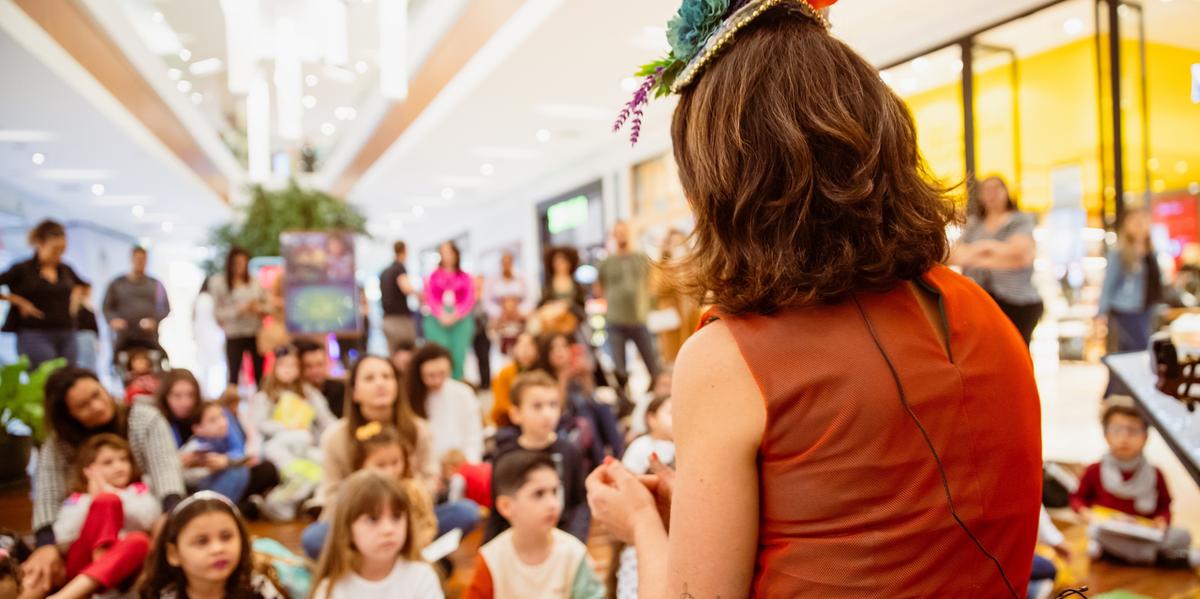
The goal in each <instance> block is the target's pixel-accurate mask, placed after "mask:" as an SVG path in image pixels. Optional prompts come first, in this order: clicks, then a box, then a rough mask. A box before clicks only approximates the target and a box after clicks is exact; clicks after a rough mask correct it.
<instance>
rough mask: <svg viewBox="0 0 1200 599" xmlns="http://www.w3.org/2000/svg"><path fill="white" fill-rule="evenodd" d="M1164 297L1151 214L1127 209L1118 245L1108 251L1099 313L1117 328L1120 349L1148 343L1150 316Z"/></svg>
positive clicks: (1135, 348) (1140, 348)
mask: <svg viewBox="0 0 1200 599" xmlns="http://www.w3.org/2000/svg"><path fill="white" fill-rule="evenodd" d="M1162 297H1163V284H1162V271H1161V270H1160V269H1159V267H1158V257H1157V256H1156V255H1155V253H1154V246H1153V244H1152V243H1151V242H1150V214H1149V213H1148V212H1146V211H1145V210H1133V211H1130V212H1126V213H1125V217H1124V220H1122V221H1121V226H1120V229H1119V232H1118V235H1117V245H1116V247H1114V248H1112V249H1110V250H1109V251H1108V270H1107V271H1106V272H1105V273H1104V286H1103V287H1102V288H1101V293H1100V312H1099V314H1098V315H1097V319H1099V320H1100V321H1101V323H1102V324H1107V325H1110V327H1111V328H1113V329H1115V332H1116V338H1117V339H1116V341H1117V347H1116V350H1117V351H1118V352H1129V351H1145V350H1146V349H1147V348H1148V347H1149V345H1150V318H1151V317H1152V316H1153V312H1154V308H1155V306H1157V305H1158V304H1159V302H1161V301H1162Z"/></svg>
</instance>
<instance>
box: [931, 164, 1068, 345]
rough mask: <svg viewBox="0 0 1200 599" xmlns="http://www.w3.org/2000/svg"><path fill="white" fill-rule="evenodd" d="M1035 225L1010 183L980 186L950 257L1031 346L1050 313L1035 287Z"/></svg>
mask: <svg viewBox="0 0 1200 599" xmlns="http://www.w3.org/2000/svg"><path fill="white" fill-rule="evenodd" d="M1034 224H1035V223H1034V218H1033V215H1032V214H1028V213H1026V212H1021V211H1020V210H1018V209H1017V202H1016V200H1014V199H1013V197H1012V194H1011V193H1009V191H1008V184H1006V183H1005V182H1004V180H1003V179H1001V178H1000V177H988V178H987V179H984V180H983V183H981V184H980V185H979V203H978V205H977V206H976V208H975V212H974V213H973V214H971V216H970V217H969V218H968V219H967V226H966V228H965V229H963V234H962V237H961V238H959V240H958V245H956V246H955V247H954V251H953V252H952V253H951V254H950V263H951V264H955V265H958V266H961V267H962V268H963V274H965V275H967V276H968V277H970V278H972V279H974V280H975V282H976V283H979V286H980V287H983V289H984V290H985V291H987V292H988V294H990V295H991V296H992V299H994V300H996V304H997V305H999V306H1000V310H1002V311H1003V312H1004V315H1005V316H1007V317H1008V319H1009V320H1011V321H1012V323H1013V325H1015V326H1016V327H1017V331H1018V332H1020V333H1021V338H1022V339H1024V340H1025V344H1026V345H1029V341H1030V339H1032V338H1033V329H1035V328H1037V323H1038V321H1039V320H1041V319H1042V312H1043V311H1044V310H1045V308H1044V306H1043V305H1042V298H1041V296H1040V295H1038V292H1037V289H1036V288H1034V286H1033V261H1034V259H1035V258H1036V257H1037V246H1035V245H1034V241H1033V228H1034Z"/></svg>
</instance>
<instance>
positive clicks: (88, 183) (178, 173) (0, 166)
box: [0, 6, 229, 239]
mask: <svg viewBox="0 0 1200 599" xmlns="http://www.w3.org/2000/svg"><path fill="white" fill-rule="evenodd" d="M0 8H5V9H10V8H11V9H13V10H15V8H13V7H11V6H9V7H0ZM12 16H13V13H10V12H7V10H6V11H3V12H0V22H2V24H3V27H0V72H3V73H4V76H5V78H6V79H7V80H8V81H9V82H10V85H7V86H5V91H4V93H3V94H0V181H3V182H4V183H6V184H8V185H10V186H11V187H13V188H16V189H18V190H20V191H22V192H23V193H24V194H26V197H27V198H28V199H29V201H32V202H45V201H49V202H53V203H54V204H56V207H57V208H59V209H61V214H56V216H57V217H59V218H61V219H63V220H70V221H91V222H93V223H95V224H98V225H100V226H103V227H107V228H110V229H112V230H115V231H119V232H121V233H124V234H127V235H130V236H132V237H135V238H141V237H151V238H156V237H163V236H167V235H166V233H165V232H164V230H163V223H164V222H169V223H170V224H169V225H167V228H168V229H171V234H170V236H172V237H175V238H178V239H200V238H202V237H203V236H204V234H205V233H206V231H207V228H208V227H209V226H211V225H213V224H216V223H218V222H220V221H222V220H223V219H225V218H228V214H229V212H228V209H227V208H226V207H225V206H224V204H223V203H222V202H221V201H220V200H219V199H218V198H217V197H216V195H215V194H213V193H212V192H211V191H210V190H209V189H208V188H207V187H206V186H205V185H204V184H203V183H202V182H201V181H200V180H199V179H198V178H196V177H195V176H194V175H192V174H191V172H190V171H188V170H187V169H186V167H184V166H183V164H182V163H180V162H179V161H178V160H177V159H176V158H175V157H174V155H172V154H170V153H169V152H168V151H167V150H166V149H165V148H164V147H162V146H161V145H160V144H156V142H157V140H154V139H153V138H149V137H148V136H147V135H146V134H145V132H144V131H139V130H138V129H137V127H140V124H131V123H130V122H129V117H128V115H127V114H126V118H125V119H122V118H121V117H120V115H121V112H120V107H115V108H116V110H115V111H114V106H115V100H112V98H111V96H108V95H107V93H106V92H104V91H103V90H102V89H100V88H99V84H97V83H95V81H94V80H90V78H88V77H87V76H86V73H84V72H83V71H82V69H81V68H80V67H78V65H75V64H74V62H73V61H70V62H68V61H69V58H67V57H66V55H65V53H63V54H62V56H56V55H55V50H57V51H58V52H59V53H61V52H62V51H61V49H58V48H57V46H51V45H49V44H52V42H49V41H48V39H47V40H40V41H39V40H38V39H37V34H39V33H42V32H40V30H37V31H33V30H30V29H28V27H36V25H33V24H32V23H28V24H20V23H17V22H15V20H14V19H12V18H10V17H12ZM14 35H19V36H22V37H23V38H24V41H26V42H28V43H30V44H31V45H32V46H33V47H35V48H37V49H38V50H39V52H40V55H39V56H35V55H34V54H32V53H31V52H30V50H28V49H27V47H26V46H24V45H23V44H22V43H18V41H17V39H16V38H15V37H14ZM42 35H44V33H43V34H42ZM47 60H48V61H50V62H49V63H48V62H45V61H47ZM51 64H53V65H54V66H53V67H52V66H51ZM68 80H71V81H72V82H73V83H68V82H67V81H68ZM14 82H19V84H11V83H14ZM35 153H39V154H41V155H42V156H44V162H43V164H41V165H37V164H34V162H33V158H32V157H33V155H34V154H35ZM96 184H99V185H102V186H103V190H102V195H99V196H97V195H95V194H94V193H93V189H92V188H93V185H96ZM96 191H101V190H100V189H99V188H97V189H96ZM134 206H141V207H143V209H144V212H143V216H142V217H141V218H136V217H135V216H134V215H133V207H134Z"/></svg>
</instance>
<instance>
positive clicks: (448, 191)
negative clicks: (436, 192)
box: [442, 187, 454, 200]
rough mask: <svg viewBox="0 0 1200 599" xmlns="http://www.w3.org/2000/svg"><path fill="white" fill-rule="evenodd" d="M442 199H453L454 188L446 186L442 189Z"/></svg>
mask: <svg viewBox="0 0 1200 599" xmlns="http://www.w3.org/2000/svg"><path fill="white" fill-rule="evenodd" d="M442 199H443V200H453V199H454V188H453V187H447V188H445V189H442Z"/></svg>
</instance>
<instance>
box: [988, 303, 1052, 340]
mask: <svg viewBox="0 0 1200 599" xmlns="http://www.w3.org/2000/svg"><path fill="white" fill-rule="evenodd" d="M992 299H994V300H996V305H998V306H1000V311H1002V312H1004V315H1005V316H1007V317H1008V319H1009V320H1011V321H1012V323H1013V324H1014V325H1015V326H1016V327H1017V332H1018V333H1021V338H1022V339H1024V340H1025V345H1029V341H1030V340H1031V339H1033V329H1035V328H1037V324H1038V321H1040V320H1041V319H1042V313H1043V312H1045V309H1046V308H1045V306H1044V305H1042V302H1040V301H1039V302H1038V303H1036V304H1025V305H1021V304H1010V303H1008V302H1006V301H1004V300H1002V299H1000V298H997V297H996V296H992Z"/></svg>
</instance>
